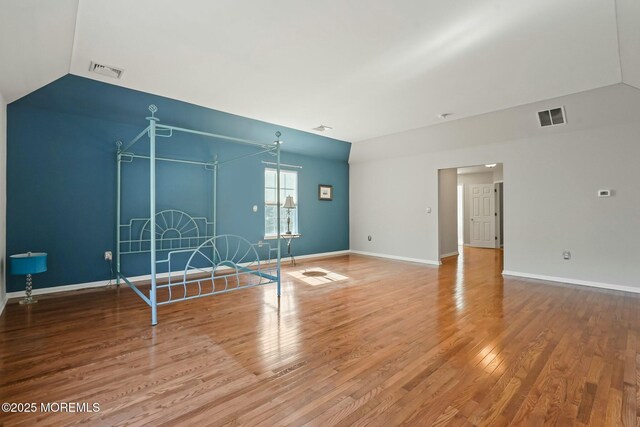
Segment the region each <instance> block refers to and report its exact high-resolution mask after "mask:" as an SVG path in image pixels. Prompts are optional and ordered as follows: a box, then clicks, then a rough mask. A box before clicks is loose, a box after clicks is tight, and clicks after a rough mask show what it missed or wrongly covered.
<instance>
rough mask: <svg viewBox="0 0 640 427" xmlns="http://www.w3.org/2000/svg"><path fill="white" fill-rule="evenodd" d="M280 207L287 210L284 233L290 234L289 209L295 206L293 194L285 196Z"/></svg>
mask: <svg viewBox="0 0 640 427" xmlns="http://www.w3.org/2000/svg"><path fill="white" fill-rule="evenodd" d="M282 207H283V208H285V209H286V210H287V233H286V234H291V209H295V208H296V204H295V202H294V201H293V196H287V198H286V199H285V201H284V205H282Z"/></svg>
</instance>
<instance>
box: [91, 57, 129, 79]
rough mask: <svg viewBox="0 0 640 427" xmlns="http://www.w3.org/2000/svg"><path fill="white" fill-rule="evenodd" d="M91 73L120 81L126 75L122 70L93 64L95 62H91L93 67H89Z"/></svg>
mask: <svg viewBox="0 0 640 427" xmlns="http://www.w3.org/2000/svg"><path fill="white" fill-rule="evenodd" d="M89 71H90V72H92V73H96V74H100V75H102V76H107V77H111V78H113V79H120V78H122V75H123V74H124V70H123V69H122V68H116V67H112V66H110V65H104V64H98V63H97V62H93V61H91V65H90V66H89Z"/></svg>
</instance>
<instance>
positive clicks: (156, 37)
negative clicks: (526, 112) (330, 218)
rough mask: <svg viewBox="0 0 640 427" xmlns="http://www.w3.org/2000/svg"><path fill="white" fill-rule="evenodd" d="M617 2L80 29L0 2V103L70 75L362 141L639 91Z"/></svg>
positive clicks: (178, 17)
mask: <svg viewBox="0 0 640 427" xmlns="http://www.w3.org/2000/svg"><path fill="white" fill-rule="evenodd" d="M618 2H619V5H618V8H617V9H616V3H615V2H614V1H613V0H590V1H588V2H585V1H584V0H562V1H557V0H519V1H508V0H484V1H482V2H479V1H477V0H458V1H456V2H442V1H433V0H401V1H398V0H396V1H392V0H377V1H375V2H372V1H370V0H350V1H344V2H339V1H329V0H316V1H314V2H301V1H299V0H272V1H269V2H263V1H246V0H245V1H239V0H217V1H208V0H184V1H179V2H178V1H171V0H137V1H135V2H132V1H127V0H110V1H89V0H80V3H79V6H78V7H77V20H76V19H75V8H76V3H77V0H76V1H72V0H56V1H55V2H53V1H50V0H40V1H37V0H13V1H11V0H0V7H1V8H2V9H0V11H1V12H2V13H0V25H1V28H2V29H0V31H2V33H1V34H2V38H1V39H0V55H1V58H2V61H0V71H2V73H1V74H0V91H1V92H2V93H3V94H4V95H5V97H6V98H7V99H8V100H9V101H12V100H14V99H17V98H18V97H20V96H23V95H25V94H26V93H28V92H29V91H31V90H34V89H37V88H38V87H40V86H41V85H42V84H45V83H48V82H49V81H51V80H53V79H55V78H57V77H60V76H61V75H63V74H65V73H66V72H69V71H70V72H71V73H73V74H77V75H80V76H85V77H89V78H93V79H97V80H102V81H105V82H108V83H113V84H118V85H122V86H125V87H129V88H132V89H137V90H142V91H145V92H150V93H154V94H158V95H163V96H167V97H170V98H174V99H179V100H183V101H187V102H191V103H194V104H198V105H202V106H206V107H210V108H214V109H218V110H222V111H227V112H230V113H234V114H239V115H242V116H247V117H251V118H255V119H260V120H265V121H268V122H272V123H277V124H280V125H285V126H290V127H293V128H297V129H301V130H307V131H311V128H313V127H316V126H318V125H319V124H321V123H322V124H326V125H329V126H333V127H334V130H332V131H328V132H325V133H324V135H326V136H331V137H334V138H339V139H344V140H348V141H361V140H366V139H369V138H372V137H375V136H381V135H387V134H391V133H395V132H399V131H404V130H407V129H413V128H418V127H421V126H426V125H430V124H434V123H437V122H439V119H437V118H436V116H437V115H438V114H439V113H445V112H446V113H453V116H451V118H449V119H447V120H455V119H457V118H462V117H467V116H473V115H477V114H481V113H486V112H489V111H496V110H500V109H505V108H509V107H513V106H517V105H522V104H527V103H531V102H535V101H540V100H545V99H549V98H553V97H557V96H562V95H566V94H570V93H575V92H581V91H585V90H589V89H593V88H597V87H602V86H607V85H610V84H614V83H619V82H621V81H622V79H623V76H625V75H628V76H630V81H629V84H634V83H636V81H637V83H638V84H640V58H638V55H637V53H636V50H637V49H636V47H638V46H640V33H639V30H638V28H639V27H640V10H639V8H638V7H637V3H638V2H637V0H618ZM616 13H617V14H616ZM618 21H620V25H618ZM34 29H35V30H34ZM74 30H75V41H73V40H74V37H73V34H74ZM618 39H620V41H621V43H622V44H623V45H624V46H621V48H620V52H622V54H621V53H619V45H618ZM91 60H94V61H97V62H102V63H105V64H108V65H113V66H117V67H122V68H124V69H125V70H126V71H125V74H124V77H123V79H122V80H112V79H109V78H103V77H101V76H98V75H96V74H91V73H89V72H88V67H89V62H90V61H91ZM623 60H624V61H623ZM621 61H622V62H623V63H624V64H625V69H624V71H625V72H623V70H622V69H621ZM65 64H66V65H65ZM627 65H628V66H629V67H631V70H630V71H629V72H627V70H626V66H627Z"/></svg>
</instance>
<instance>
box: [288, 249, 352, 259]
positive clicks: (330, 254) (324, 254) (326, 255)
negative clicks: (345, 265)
mask: <svg viewBox="0 0 640 427" xmlns="http://www.w3.org/2000/svg"><path fill="white" fill-rule="evenodd" d="M350 253H351V251H350V250H348V249H347V250H344V251H335V252H322V253H319V254H309V255H296V254H293V256H294V257H295V259H297V260H298V259H311V258H329V257H334V256H340V255H349V254H350ZM288 259H289V257H288V256H287V257H286V258H282V260H283V261H286V260H288Z"/></svg>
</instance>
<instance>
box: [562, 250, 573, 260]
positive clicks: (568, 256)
mask: <svg viewBox="0 0 640 427" xmlns="http://www.w3.org/2000/svg"><path fill="white" fill-rule="evenodd" d="M562 258H564V259H571V252H570V251H564V252H562Z"/></svg>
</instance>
